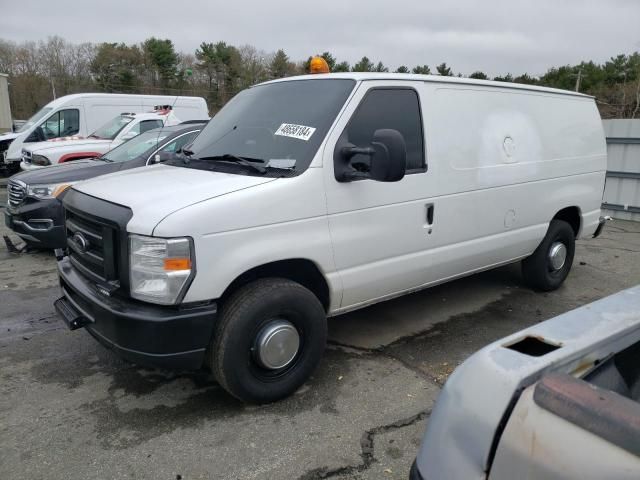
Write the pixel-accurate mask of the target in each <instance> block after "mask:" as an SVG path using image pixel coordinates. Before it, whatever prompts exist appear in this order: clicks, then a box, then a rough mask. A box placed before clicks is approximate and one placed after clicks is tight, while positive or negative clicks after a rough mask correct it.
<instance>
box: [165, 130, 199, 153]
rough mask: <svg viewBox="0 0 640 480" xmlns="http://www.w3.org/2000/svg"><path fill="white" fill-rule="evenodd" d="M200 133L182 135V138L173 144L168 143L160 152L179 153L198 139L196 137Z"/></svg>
mask: <svg viewBox="0 0 640 480" xmlns="http://www.w3.org/2000/svg"><path fill="white" fill-rule="evenodd" d="M198 133H199V132H190V133H187V134H186V135H182V136H181V137H178V138H176V139H175V140H174V141H173V142H169V143H167V144H166V145H165V146H164V147H162V149H161V150H160V151H161V152H172V153H173V152H177V151H178V150H180V149H181V148H182V147H184V146H185V145H186V144H188V143H191V142H192V141H193V139H194V138H196V135H197V134H198Z"/></svg>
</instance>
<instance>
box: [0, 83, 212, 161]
mask: <svg viewBox="0 0 640 480" xmlns="http://www.w3.org/2000/svg"><path fill="white" fill-rule="evenodd" d="M156 105H173V111H174V112H175V114H176V115H177V116H178V117H179V118H181V119H182V120H191V119H193V120H199V119H206V118H208V117H209V112H208V109H207V103H206V102H205V100H204V98H201V97H176V96H163V95H123V94H112V93H78V94H75V95H66V96H64V97H60V98H58V99H56V100H53V101H52V102H49V103H48V104H47V105H45V106H44V107H43V108H50V109H51V111H50V112H49V113H48V114H46V115H45V116H44V117H43V118H42V119H40V120H39V121H38V122H36V123H35V124H33V125H32V126H31V127H30V128H28V129H27V130H26V131H24V132H22V133H20V134H19V135H17V136H16V138H15V139H14V140H13V142H11V144H10V145H9V149H8V150H7V154H6V159H5V162H18V161H20V158H21V154H22V147H23V146H25V145H29V142H25V140H26V139H27V138H28V137H29V135H31V133H32V132H33V131H34V130H35V129H36V128H38V127H40V126H41V125H43V124H44V123H45V122H46V121H47V120H48V119H49V118H50V117H52V116H53V115H55V114H56V113H57V112H59V111H62V110H66V109H78V110H79V112H80V119H79V121H80V129H79V131H78V133H77V134H76V135H78V136H81V137H86V136H87V135H89V134H90V133H91V132H93V131H95V130H96V129H98V128H99V127H101V126H102V125H104V124H105V123H106V122H108V121H109V120H111V119H112V118H113V117H115V116H117V115H119V114H121V113H123V112H135V113H142V112H149V111H152V110H153V107H154V106H156Z"/></svg>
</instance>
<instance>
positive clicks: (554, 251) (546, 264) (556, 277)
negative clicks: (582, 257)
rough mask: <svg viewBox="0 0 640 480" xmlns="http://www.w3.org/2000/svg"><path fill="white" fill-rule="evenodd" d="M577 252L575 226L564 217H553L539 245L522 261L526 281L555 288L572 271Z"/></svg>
mask: <svg viewBox="0 0 640 480" xmlns="http://www.w3.org/2000/svg"><path fill="white" fill-rule="evenodd" d="M574 253H575V236H574V232H573V228H571V225H569V224H568V223H567V222H565V221H563V220H552V221H551V223H550V224H549V230H547V234H546V235H545V237H544V239H543V240H542V242H541V243H540V245H538V248H536V250H535V251H534V252H533V253H532V254H531V256H529V257H527V258H526V259H524V260H523V261H522V274H523V276H524V279H525V282H526V283H527V284H528V285H529V286H531V287H532V288H534V289H535V290H541V291H544V292H548V291H551V290H555V289H557V288H558V287H560V285H562V282H564V280H565V279H566V278H567V275H569V271H570V270H571V265H572V264H573V256H574Z"/></svg>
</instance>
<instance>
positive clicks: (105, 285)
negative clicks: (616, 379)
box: [56, 73, 607, 402]
mask: <svg viewBox="0 0 640 480" xmlns="http://www.w3.org/2000/svg"><path fill="white" fill-rule="evenodd" d="M606 162H607V159H606V147H605V138H604V134H603V129H602V123H601V121H600V116H599V114H598V110H597V108H596V105H595V102H594V99H593V98H591V97H588V96H585V95H580V94H576V93H574V92H565V91H560V90H552V89H546V88H540V87H533V86H527V85H516V84H505V83H494V82H483V81H476V80H469V79H459V78H451V77H436V76H422V75H398V74H373V73H345V74H326V75H312V76H301V77H292V78H286V79H281V80H274V81H271V82H267V83H264V84H260V85H258V86H255V87H253V88H250V89H248V90H245V91H243V92H241V93H240V94H239V95H237V96H236V97H235V98H234V99H233V100H232V101H230V102H229V103H228V104H227V105H226V106H225V107H224V108H223V109H222V110H221V111H220V112H219V113H218V115H216V116H215V117H214V118H213V119H212V120H211V121H210V122H209V124H208V125H207V126H206V128H204V129H203V131H202V132H201V133H200V135H199V136H198V137H197V138H196V139H195V141H194V142H193V144H191V145H190V146H188V148H186V149H185V150H184V151H183V154H182V155H181V156H177V157H176V158H174V159H173V160H170V161H168V162H166V163H165V164H163V165H158V166H153V167H150V168H145V169H139V170H135V171H129V172H126V174H119V173H116V174H113V175H107V176H103V177H100V178H97V179H95V180H89V181H86V182H82V183H81V184H78V185H75V186H74V187H73V188H71V189H69V190H68V191H67V193H66V195H65V198H64V205H65V208H66V211H67V220H66V221H67V232H68V235H69V246H70V250H69V255H68V256H65V257H64V258H61V260H60V262H59V264H58V269H59V275H60V282H61V285H62V292H63V297H61V298H60V299H59V300H57V301H56V308H57V311H58V313H59V314H60V316H61V317H62V318H63V319H64V320H65V322H66V323H67V324H68V325H69V326H70V328H72V329H75V328H79V327H86V329H87V330H88V331H89V332H90V333H91V334H92V335H94V336H95V337H96V338H97V339H98V340H99V341H100V342H102V343H104V344H106V345H108V346H110V347H111V348H113V349H115V350H116V351H118V352H119V353H120V354H121V355H122V356H124V357H126V358H129V359H132V360H134V361H137V362H146V363H152V364H159V365H165V366H174V367H180V368H184V367H189V368H198V367H200V366H201V365H203V364H204V365H208V366H209V367H210V368H211V369H212V370H213V372H214V374H215V376H216V377H217V379H218V380H219V382H220V384H221V385H222V386H223V387H224V388H226V389H227V390H228V391H229V392H231V393H232V394H233V395H235V396H236V397H238V398H240V399H242V400H244V401H249V402H266V401H272V400H276V399H278V398H281V397H283V396H285V395H288V394H290V393H292V392H293V391H295V390H296V389H297V388H298V387H299V386H300V385H301V384H302V383H303V382H304V381H305V380H306V379H307V378H308V377H309V375H310V374H311V372H313V370H314V368H315V367H316V365H317V364H318V361H319V359H320V356H321V354H322V351H323V349H324V346H325V340H326V335H327V327H326V317H327V316H331V315H338V314H341V313H343V312H347V311H349V310H354V309H357V308H360V307H364V306H366V305H371V304H373V303H376V302H380V301H383V300H387V299H390V298H393V297H397V296H399V295H402V294H405V293H408V292H412V291H415V290H419V289H423V288H425V287H429V286H431V285H435V284H438V283H442V282H445V281H448V280H451V279H454V278H458V277H461V276H464V275H469V274H472V273H474V272H479V271H482V270H487V269H491V268H494V267H497V266H499V265H504V264H507V263H511V262H516V261H520V260H522V262H523V263H522V265H523V273H524V279H525V281H527V282H528V283H529V284H530V285H531V286H533V287H534V288H536V289H538V290H552V289H555V288H558V287H559V286H560V285H561V284H562V282H563V281H564V280H565V278H566V277H567V275H568V273H569V270H570V268H571V264H572V261H573V255H574V246H575V243H574V242H575V239H576V238H579V237H580V238H588V237H591V236H593V235H597V234H598V233H599V231H600V229H601V226H602V225H603V223H604V220H603V219H602V217H601V215H600V203H601V200H602V193H603V188H604V180H605V170H606Z"/></svg>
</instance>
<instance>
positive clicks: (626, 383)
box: [410, 285, 640, 480]
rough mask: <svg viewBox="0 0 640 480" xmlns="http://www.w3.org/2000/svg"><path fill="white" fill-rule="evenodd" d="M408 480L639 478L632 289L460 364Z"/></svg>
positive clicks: (638, 307) (637, 330) (636, 315)
mask: <svg viewBox="0 0 640 480" xmlns="http://www.w3.org/2000/svg"><path fill="white" fill-rule="evenodd" d="M410 478H411V480H423V479H429V480H444V479H451V478H474V479H490V480H511V479H521V478H532V479H533V478H535V479H549V480H550V479H554V480H555V479H567V480H568V479H577V478H580V479H594V480H596V479H598V480H600V479H605V478H615V479H638V478H640V285H638V286H636V287H634V288H630V289H628V290H624V291H622V292H620V293H617V294H615V295H611V296H609V297H607V298H604V299H602V300H599V301H597V302H594V303H591V304H589V305H585V306H583V307H581V308H578V309H576V310H572V311H570V312H567V313H565V314H563V315H560V316H558V317H555V318H552V319H551V320H547V321H546V322H543V323H540V324H538V325H535V326H533V327H530V328H528V329H525V330H522V331H520V332H518V333H515V334H513V335H511V336H509V337H506V338H503V339H502V340H498V341H497V342H495V343H493V344H491V345H489V346H487V347H485V348H483V349H482V350H480V351H478V352H477V353H475V354H474V355H473V356H471V357H470V358H469V359H467V360H466V361H465V362H464V363H463V364H462V365H460V366H459V367H458V368H457V369H456V370H455V371H454V372H453V374H452V375H451V377H449V380H448V381H447V383H446V384H445V386H444V388H443V389H442V391H441V392H440V396H439V397H438V400H437V401H436V405H435V408H434V410H433V412H432V413H431V416H430V418H429V421H428V423H427V431H426V434H425V436H424V439H423V442H422V446H421V447H420V451H419V453H418V458H417V460H416V463H415V464H414V465H413V468H412V470H411V475H410Z"/></svg>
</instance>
